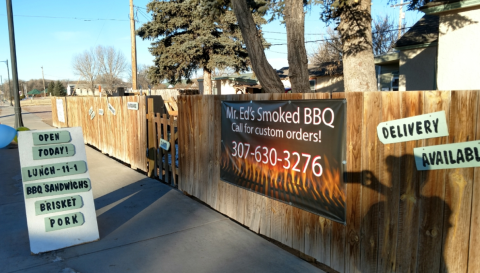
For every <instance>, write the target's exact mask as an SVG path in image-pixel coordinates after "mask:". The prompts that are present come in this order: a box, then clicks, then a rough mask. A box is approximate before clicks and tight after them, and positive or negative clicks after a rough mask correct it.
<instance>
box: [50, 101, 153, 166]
mask: <svg viewBox="0 0 480 273" xmlns="http://www.w3.org/2000/svg"><path fill="white" fill-rule="evenodd" d="M55 99H56V97H52V99H51V100H52V120H53V124H54V126H55V124H58V117H57V114H56V111H55V112H54V109H55V110H56V104H55V103H56V101H55ZM62 99H63V100H64V108H65V109H64V111H65V119H66V121H67V125H66V126H68V127H82V130H83V136H84V142H85V143H87V144H90V145H92V146H94V147H96V148H97V149H99V150H101V151H102V152H103V153H105V154H108V155H110V156H112V157H115V158H117V159H119V160H121V161H123V162H125V163H127V164H130V165H131V167H132V168H134V169H140V170H142V171H147V162H146V157H145V149H146V147H147V145H146V129H145V122H146V112H145V97H139V96H136V97H134V96H132V97H109V98H105V97H103V98H100V97H68V98H62ZM129 101H132V102H138V103H139V110H138V111H137V110H127V102H129ZM108 103H110V104H111V105H112V106H113V107H114V108H115V110H116V114H115V115H113V114H112V112H110V111H109V110H108ZM91 107H92V109H93V111H94V112H95V117H94V118H93V119H91V118H90V115H89V113H88V112H89V109H90V108H91ZM100 109H103V111H104V113H103V116H102V115H100V113H99V111H98V110H100Z"/></svg>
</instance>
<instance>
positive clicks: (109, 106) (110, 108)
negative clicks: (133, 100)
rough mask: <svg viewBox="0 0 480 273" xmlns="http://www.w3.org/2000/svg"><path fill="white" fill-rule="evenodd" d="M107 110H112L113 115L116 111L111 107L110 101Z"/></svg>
mask: <svg viewBox="0 0 480 273" xmlns="http://www.w3.org/2000/svg"><path fill="white" fill-rule="evenodd" d="M108 110H110V112H112V114H113V115H114V116H115V113H116V111H115V108H113V106H112V105H111V104H110V103H108Z"/></svg>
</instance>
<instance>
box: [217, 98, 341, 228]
mask: <svg viewBox="0 0 480 273" xmlns="http://www.w3.org/2000/svg"><path fill="white" fill-rule="evenodd" d="M221 122H222V127H221V133H222V145H221V147H222V151H221V165H220V178H221V179H222V180H223V181H226V182H228V183H231V184H234V185H236V186H239V187H243V188H246V189H248V190H251V191H254V192H257V193H259V194H263V195H265V196H267V197H270V198H273V199H276V200H279V201H282V202H285V203H287V204H290V205H292V206H295V207H298V208H300V209H303V210H306V211H309V212H312V213H315V214H318V215H321V216H323V217H326V218H329V219H331V220H334V221H337V222H340V223H344V224H345V221H346V211H345V207H346V192H345V185H344V181H343V175H342V173H343V171H344V166H345V165H344V162H345V158H346V148H345V144H346V130H345V126H346V100H298V101H223V102H222V121H221Z"/></svg>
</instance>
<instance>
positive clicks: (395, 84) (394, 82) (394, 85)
mask: <svg viewBox="0 0 480 273" xmlns="http://www.w3.org/2000/svg"><path fill="white" fill-rule="evenodd" d="M398 82H399V80H398V76H393V78H392V82H391V83H390V90H392V91H398Z"/></svg>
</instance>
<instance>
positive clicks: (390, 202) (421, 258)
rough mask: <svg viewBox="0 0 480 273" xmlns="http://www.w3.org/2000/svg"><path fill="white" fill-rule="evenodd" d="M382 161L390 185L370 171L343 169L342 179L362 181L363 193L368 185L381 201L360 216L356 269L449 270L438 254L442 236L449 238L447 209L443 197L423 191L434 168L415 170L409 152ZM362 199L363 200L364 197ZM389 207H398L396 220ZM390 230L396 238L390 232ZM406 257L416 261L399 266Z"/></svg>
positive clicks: (430, 180)
mask: <svg viewBox="0 0 480 273" xmlns="http://www.w3.org/2000/svg"><path fill="white" fill-rule="evenodd" d="M385 165H386V168H384V169H386V175H385V173H384V174H383V175H381V176H382V177H390V179H389V180H390V181H391V182H392V186H387V183H382V181H380V179H379V178H378V177H377V176H375V174H374V173H373V172H372V171H370V170H363V171H361V172H348V173H346V177H345V181H346V183H360V184H362V185H363V190H362V192H363V191H365V189H366V188H368V189H371V190H373V191H375V192H377V193H378V194H379V196H378V197H379V199H377V200H382V199H383V201H378V202H377V203H374V204H373V205H371V206H370V208H368V211H367V212H366V213H365V214H364V215H362V216H363V217H362V221H361V230H360V238H361V239H360V252H361V259H360V260H361V261H360V263H361V265H360V268H357V269H358V270H359V272H365V273H366V272H370V271H371V270H373V269H377V267H378V272H380V271H381V270H382V269H383V268H387V267H389V268H391V270H393V271H396V270H398V271H409V268H410V269H411V268H413V269H418V270H419V272H421V271H422V268H423V269H425V270H427V271H428V272H439V271H442V270H443V271H442V272H448V266H447V265H446V263H445V254H444V253H443V252H444V249H445V238H448V232H449V230H450V228H451V227H452V224H451V219H450V217H451V216H452V210H451V208H450V206H449V205H448V204H447V203H446V202H445V201H444V200H443V199H442V198H440V197H438V196H426V195H423V192H422V189H424V187H425V186H426V185H427V184H428V183H437V181H433V180H432V179H429V176H430V175H434V173H433V172H435V171H417V170H416V167H415V157H414V156H413V155H410V154H408V155H403V156H400V157H397V156H388V157H387V158H386V159H385ZM438 171H443V170H438ZM395 182H397V183H399V185H395V184H394V183H395ZM427 182H428V183H427ZM431 186H432V185H429V187H431ZM395 194H398V195H397V196H395ZM362 196H365V193H362ZM382 197H383V198H382ZM395 202H398V203H395ZM362 203H363V204H368V202H367V203H365V202H363V200H362ZM392 208H397V209H398V211H397V212H398V214H397V215H396V216H397V219H396V221H391V219H392V217H391V215H386V213H388V212H392ZM362 211H366V210H363V209H362ZM438 212H441V213H438ZM409 224H412V225H411V226H409ZM395 231H396V236H393V235H392V234H393V232H395ZM392 237H393V238H396V242H393V241H392V242H388V239H387V238H392ZM439 252H440V253H439ZM392 253H393V254H392ZM419 254H420V255H419ZM399 257H400V258H399ZM405 260H408V261H409V262H411V261H414V262H415V263H411V264H409V265H406V264H402V261H405Z"/></svg>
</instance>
